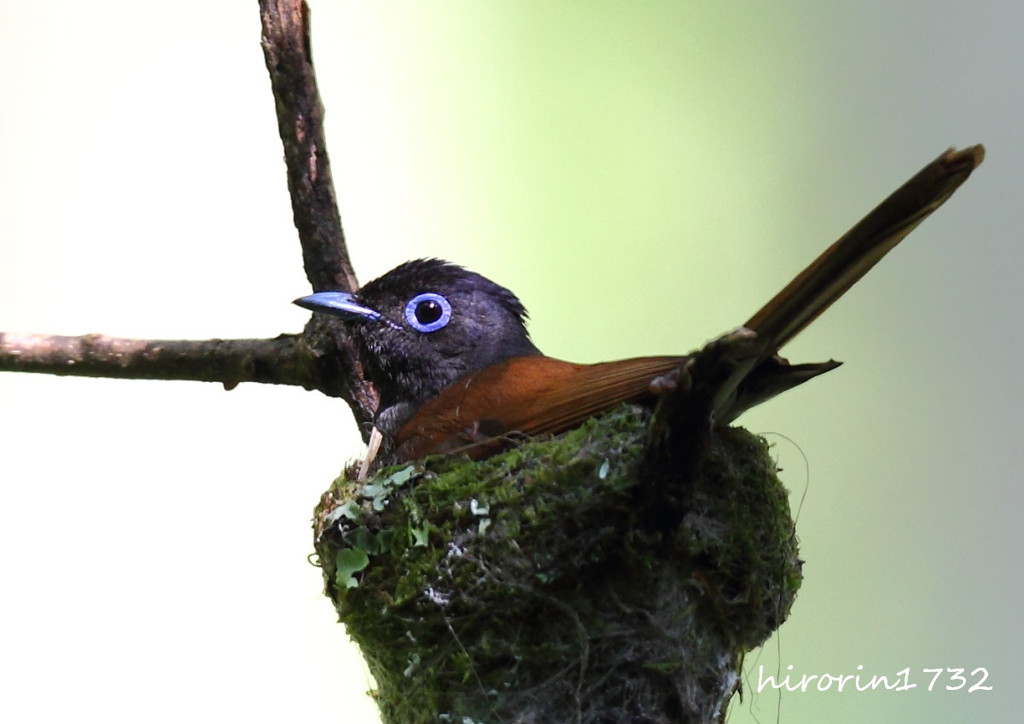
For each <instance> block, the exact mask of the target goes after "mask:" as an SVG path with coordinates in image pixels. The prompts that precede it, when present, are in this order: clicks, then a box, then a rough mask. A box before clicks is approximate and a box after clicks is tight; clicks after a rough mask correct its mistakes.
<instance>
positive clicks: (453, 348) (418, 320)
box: [295, 259, 540, 434]
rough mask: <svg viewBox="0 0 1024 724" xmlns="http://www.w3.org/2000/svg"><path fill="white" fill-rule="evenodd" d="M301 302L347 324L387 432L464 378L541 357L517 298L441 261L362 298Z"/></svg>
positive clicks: (381, 283) (413, 266) (375, 285)
mask: <svg viewBox="0 0 1024 724" xmlns="http://www.w3.org/2000/svg"><path fill="white" fill-rule="evenodd" d="M295 303H296V304H298V305H299V306H300V307H304V308H306V309H309V310H312V311H313V312H317V313H320V314H329V315H332V316H335V317H339V318H341V319H343V320H345V322H346V324H347V325H348V326H349V329H350V330H351V333H352V335H353V337H354V338H355V340H356V342H357V343H358V345H359V351H360V357H361V359H362V362H363V365H364V368H365V373H366V376H367V378H368V379H369V380H370V381H371V382H372V383H373V384H374V386H375V387H376V388H377V391H378V393H379V394H380V400H381V401H380V408H379V409H378V413H377V417H378V426H380V427H381V428H382V430H383V431H384V432H387V433H392V434H393V433H394V432H395V431H396V430H397V427H398V426H400V425H401V423H402V422H404V420H405V419H407V418H408V416H409V415H410V414H412V412H414V411H415V409H416V408H417V407H418V406H419V404H420V403H422V402H423V401H424V400H427V399H430V398H431V397H434V396H435V395H437V393H438V392H440V391H441V390H442V389H443V388H444V387H446V386H447V385H449V384H450V383H452V382H454V381H455V380H457V379H458V378H459V377H462V376H463V375H466V374H469V373H471V372H476V371H478V370H481V369H483V368H484V367H487V366H489V365H491V364H494V363H496V362H500V361H501V360H504V359H508V358H509V357H518V356H522V355H534V354H540V352H539V351H538V350H537V348H536V347H535V346H534V345H533V343H532V342H531V341H530V336H529V333H528V332H527V331H526V309H525V308H524V307H523V305H522V303H520V301H519V299H518V298H517V297H516V296H515V295H514V294H513V293H512V292H510V291H509V290H508V289H506V288H504V287H502V286H499V285H498V284H495V283H494V282H492V281H491V280H489V279H487V278H485V277H483V276H481V275H479V274H476V273H475V272H471V271H468V270H466V269H464V268H462V267H460V266H458V265H456V264H451V263H449V262H445V261H441V260H439V259H419V260H416V261H409V262H406V263H404V264H402V265H401V266H398V267H396V268H394V269H392V270H391V271H389V272H388V273H387V274H385V275H384V276H382V277H380V278H378V279H375V280H373V281H372V282H369V283H368V284H366V285H365V286H363V287H362V288H361V289H360V290H359V291H358V292H356V293H355V294H349V293H347V292H318V293H316V294H312V295H310V296H308V297H302V298H301V299H297V300H295ZM388 428H393V429H388Z"/></svg>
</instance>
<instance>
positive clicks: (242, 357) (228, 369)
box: [0, 333, 320, 389]
mask: <svg viewBox="0 0 1024 724" xmlns="http://www.w3.org/2000/svg"><path fill="white" fill-rule="evenodd" d="M317 366H318V365H317V358H316V357H315V355H314V354H313V352H312V350H310V349H309V347H308V346H307V345H306V344H305V341H304V340H303V338H302V336H300V335H296V334H282V335H281V336H279V337H276V338H275V339H208V340H202V341H191V340H177V339H175V340H148V339H123V338H117V337H107V336H105V335H102V334H88V335H85V336H82V337H59V336H53V335H46V334H10V333H0V370H2V371H5V372H39V373H43V374H51V375H73V376H78V377H120V378H128V379H139V380H197V381H201V382H221V383H223V384H224V386H225V387H227V388H228V389H230V388H232V387H234V386H235V385H236V384H238V383H239V382H265V383H269V384H278V385H298V386H300V387H305V388H306V389H314V388H317V387H318V386H319V385H318V377H319V376H320V375H318V374H317Z"/></svg>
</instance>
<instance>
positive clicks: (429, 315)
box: [405, 292, 452, 332]
mask: <svg viewBox="0 0 1024 724" xmlns="http://www.w3.org/2000/svg"><path fill="white" fill-rule="evenodd" d="M451 318H452V305H451V304H449V303H448V300H447V299H445V298H444V297H442V296H441V295H440V294H434V293H433V292H426V293H424V294H417V295H416V296H415V297H413V298H412V299H410V300H409V302H408V304H406V305H405V321H406V322H408V324H409V326H410V327H412V328H413V329H415V330H416V331H417V332H436V331H437V330H439V329H441V328H442V327H444V326H445V325H446V324H448V322H449V320H451Z"/></svg>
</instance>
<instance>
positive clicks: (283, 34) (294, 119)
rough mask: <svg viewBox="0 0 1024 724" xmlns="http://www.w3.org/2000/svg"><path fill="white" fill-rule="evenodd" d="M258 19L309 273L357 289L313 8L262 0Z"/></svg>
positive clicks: (296, 1) (314, 280) (319, 281)
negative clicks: (334, 170) (327, 128)
mask: <svg viewBox="0 0 1024 724" xmlns="http://www.w3.org/2000/svg"><path fill="white" fill-rule="evenodd" d="M260 21H261V22H262V25H263V42H262V44H263V55H264V57H265V58H266V63H267V70H268V71H269V73H270V84H271V86H272V87H273V90H274V100H275V101H276V106H277V128H278V132H279V133H280V135H281V143H282V144H283V145H284V157H285V163H286V164H287V165H288V191H289V192H290V193H291V197H292V215H293V217H294V220H295V228H296V229H298V231H299V241H300V242H301V244H302V260H303V263H304V265H305V268H306V276H307V277H308V278H309V282H310V284H312V285H313V289H314V290H316V291H321V290H342V291H346V292H354V291H355V290H356V289H357V288H358V287H359V284H358V282H357V281H356V275H355V272H354V271H353V270H352V263H351V261H349V258H348V250H347V249H346V247H345V235H344V232H343V231H342V228H341V216H340V215H339V213H338V204H337V200H336V198H335V195H334V182H333V180H332V178H331V162H330V159H329V158H328V156H327V142H326V139H325V138H324V108H323V104H322V103H321V102H320V93H319V91H318V90H317V85H316V76H315V74H314V72H313V58H312V54H311V51H310V40H309V8H308V7H307V6H306V3H305V2H302V0H260Z"/></svg>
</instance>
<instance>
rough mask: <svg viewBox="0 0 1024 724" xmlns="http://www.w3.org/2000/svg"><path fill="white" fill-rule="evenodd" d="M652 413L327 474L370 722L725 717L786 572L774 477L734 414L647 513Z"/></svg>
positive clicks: (768, 624)
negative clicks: (675, 511) (668, 503)
mask: <svg viewBox="0 0 1024 724" xmlns="http://www.w3.org/2000/svg"><path fill="white" fill-rule="evenodd" d="M648 419H649V415H648V413H646V412H645V411H643V410H640V409H637V408H632V407H623V408H621V409H619V410H616V411H614V412H612V413H609V414H608V415H605V416H604V417H602V418H599V419H597V420H591V421H589V422H588V423H586V424H585V425H583V426H582V427H580V428H578V429H576V430H573V431H571V432H569V433H566V434H565V435H562V436H559V437H556V438H553V439H550V440H544V441H531V442H525V443H523V444H522V445H520V446H518V447H516V448H514V449H511V450H509V451H507V452H504V453H501V454H499V455H495V456H493V457H491V458H489V459H487V460H485V461H482V462H469V461H466V460H464V459H458V458H432V459H428V460H427V461H425V462H423V463H417V464H415V465H406V466H401V467H397V468H389V469H386V470H383V471H381V472H380V473H379V474H378V475H377V476H376V477H375V478H373V479H372V480H370V481H367V482H364V483H356V482H352V481H349V480H346V479H344V478H341V479H339V480H337V481H335V484H334V485H333V486H332V488H331V490H329V491H328V492H327V493H326V494H325V495H324V497H323V499H322V501H321V505H320V506H319V507H318V509H317V515H316V523H315V527H316V545H317V552H318V553H319V555H320V559H321V561H322V564H323V568H324V574H325V580H326V584H327V585H326V587H327V592H328V594H329V595H330V597H331V599H332V600H333V601H334V603H335V606H336V608H337V610H338V613H339V616H340V618H341V620H342V621H343V622H344V623H345V625H346V626H347V628H348V631H349V633H350V634H351V636H352V637H353V638H354V639H355V640H356V642H357V643H358V644H359V645H360V647H361V648H362V650H363V652H364V654H365V655H366V658H367V660H368V662H369V664H370V667H371V670H372V672H373V674H374V676H375V677H376V679H377V683H378V687H379V698H378V702H379V704H380V707H381V712H382V716H383V717H384V720H385V721H386V722H389V723H396V724H397V723H399V722H400V723H402V724H407V723H412V722H437V721H445V720H450V721H457V722H462V721H464V718H466V717H468V718H469V720H472V721H474V722H499V721H529V722H549V721H550V722H565V721H581V722H599V721H646V722H663V721H664V722H669V721H671V722H680V721H711V720H714V719H716V718H717V717H718V716H719V715H721V713H722V711H723V707H724V702H727V700H728V697H729V695H730V694H731V692H732V691H733V690H734V688H735V686H736V682H737V674H738V672H737V668H738V665H739V660H740V658H741V657H742V654H743V652H744V651H746V650H749V649H750V648H752V647H754V646H757V645H758V644H760V643H761V642H762V641H763V640H764V639H765V638H767V636H768V635H769V634H770V633H771V631H772V630H774V629H775V628H776V627H777V626H778V625H779V624H780V623H781V622H782V621H783V620H784V619H785V616H786V614H787V613H788V610H789V607H790V605H791V604H792V601H793V598H794V596H795V594H796V589H797V587H798V586H799V582H800V566H799V560H798V558H797V551H796V541H795V536H794V535H793V526H792V520H791V519H790V515H789V508H788V503H787V498H786V493H785V490H784V489H783V488H782V486H781V484H780V483H779V481H778V479H777V478H776V477H775V468H774V464H773V463H772V461H771V460H770V458H769V456H768V454H767V448H766V445H765V444H764V442H763V440H760V439H759V438H756V437H754V436H752V435H750V434H749V433H747V432H746V431H743V430H739V429H730V430H726V431H722V432H721V433H719V434H716V435H715V436H714V437H713V438H712V439H711V440H710V441H708V442H707V444H706V445H703V446H702V447H701V448H700V450H699V451H698V453H699V459H700V462H699V464H698V465H697V466H696V468H695V469H697V470H698V473H697V474H696V476H695V477H694V478H693V479H692V480H689V481H687V483H686V484H687V486H688V488H689V489H688V490H687V491H686V493H687V494H686V499H687V500H688V501H689V502H688V505H687V509H686V510H685V511H682V512H681V515H680V516H679V518H678V520H675V521H674V522H673V525H672V526H671V527H670V528H664V527H659V526H658V525H652V523H651V521H652V520H656V519H657V518H658V516H653V515H651V512H652V511H651V510H650V509H649V508H650V506H652V505H654V506H657V505H658V501H659V499H660V498H659V495H658V492H659V486H662V485H665V484H666V483H665V482H664V480H667V479H669V478H670V477H671V476H665V477H664V479H663V478H662V476H660V475H659V474H658V471H657V470H656V469H653V470H652V468H651V466H650V464H649V461H647V464H646V465H645V464H643V463H644V460H643V456H644V451H645V447H644V442H645V439H646V430H647V423H648ZM641 470H643V471H644V473H643V477H641ZM652 492H653V494H652ZM641 501H643V502H641ZM652 501H653V502H652Z"/></svg>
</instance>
